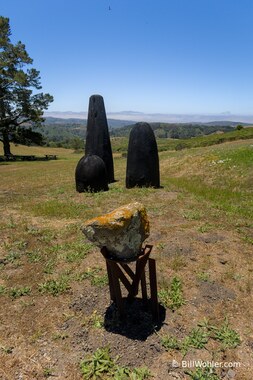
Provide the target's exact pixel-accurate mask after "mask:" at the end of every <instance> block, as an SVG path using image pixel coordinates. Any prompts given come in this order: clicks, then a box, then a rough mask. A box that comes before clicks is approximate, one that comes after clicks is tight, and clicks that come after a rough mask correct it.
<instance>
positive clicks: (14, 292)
mask: <svg viewBox="0 0 253 380" xmlns="http://www.w3.org/2000/svg"><path fill="white" fill-rule="evenodd" d="M30 293H31V288H30V287H29V286H23V287H21V288H18V287H14V288H10V289H9V291H8V294H9V296H10V297H11V298H19V297H22V296H26V295H28V294H30Z"/></svg>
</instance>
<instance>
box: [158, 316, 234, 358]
mask: <svg viewBox="0 0 253 380" xmlns="http://www.w3.org/2000/svg"><path fill="white" fill-rule="evenodd" d="M210 339H213V340H218V341H220V342H221V344H222V348H223V349H224V348H235V347H237V346H238V345H239V344H240V337H239V335H238V333H237V332H236V331H235V330H232V329H231V328H230V327H229V326H228V321H227V320H225V321H224V323H223V325H222V326H221V327H216V326H212V325H210V323H209V321H208V320H207V319H204V320H203V321H202V322H200V323H198V326H197V327H195V328H193V329H192V330H191V331H190V333H189V335H186V336H185V337H184V338H183V339H181V340H178V339H177V338H175V337H173V336H171V335H165V336H162V337H161V344H162V346H163V347H165V349H166V350H167V351H169V350H180V351H181V353H182V354H183V355H186V354H187V352H188V351H189V350H190V348H195V349H198V350H201V349H202V348H206V344H207V343H208V342H209V340H210Z"/></svg>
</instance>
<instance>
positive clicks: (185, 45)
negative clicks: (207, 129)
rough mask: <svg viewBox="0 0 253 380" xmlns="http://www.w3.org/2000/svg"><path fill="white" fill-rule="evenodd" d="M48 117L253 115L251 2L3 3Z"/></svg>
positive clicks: (1, 9) (103, 0) (56, 0)
mask: <svg viewBox="0 0 253 380" xmlns="http://www.w3.org/2000/svg"><path fill="white" fill-rule="evenodd" d="M0 15H2V16H5V17H9V19H10V25H11V30H12V42H17V41H18V40H21V41H22V42H23V43H24V44H25V45H26V48H27V51H28V53H29V54H30V56H31V58H33V59H34V67H35V68H36V69H38V70H39V71H40V73H41V81H42V86H43V92H49V93H50V94H52V95H53V96H54V98H55V100H54V103H52V105H51V106H50V109H49V110H50V111H69V110H71V111H87V107H88V99H89V96H90V95H92V94H101V95H102V96H103V97H104V99H105V105H106V109H107V111H109V112H118V111H122V110H132V111H140V112H149V113H223V112H231V113H233V114H253V26H252V20H253V0H240V1H239V0H72V1H69V0H64V1H63V0H0Z"/></svg>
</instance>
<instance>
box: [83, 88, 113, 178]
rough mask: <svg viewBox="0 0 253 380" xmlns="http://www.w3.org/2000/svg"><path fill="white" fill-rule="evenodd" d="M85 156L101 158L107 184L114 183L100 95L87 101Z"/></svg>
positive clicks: (108, 137) (108, 138)
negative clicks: (104, 167) (106, 176)
mask: <svg viewBox="0 0 253 380" xmlns="http://www.w3.org/2000/svg"><path fill="white" fill-rule="evenodd" d="M85 155H86V156H88V155H96V156H98V157H100V158H102V160H103V161H104V163H105V166H106V170H107V175H108V183H111V182H114V181H115V180H114V168H113V158H112V148H111V141H110V136H109V130H108V124H107V118H106V113H105V106H104V99H103V97H102V96H101V95H92V96H91V97H90V100H89V112H88V121H87V132H86V145H85Z"/></svg>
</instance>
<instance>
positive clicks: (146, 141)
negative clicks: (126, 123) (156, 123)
mask: <svg viewBox="0 0 253 380" xmlns="http://www.w3.org/2000/svg"><path fill="white" fill-rule="evenodd" d="M135 186H138V187H155V188H159V187H160V173H159V157H158V149H157V144H156V139H155V135H154V132H153V130H152V128H151V127H150V125H149V124H148V123H137V124H135V126H134V127H133V128H132V130H131V132H130V136H129V143H128V152H127V169H126V187H127V188H128V189H130V188H132V187H135Z"/></svg>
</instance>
